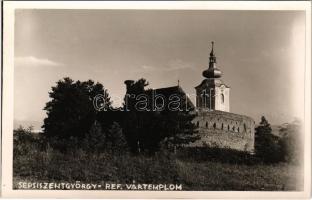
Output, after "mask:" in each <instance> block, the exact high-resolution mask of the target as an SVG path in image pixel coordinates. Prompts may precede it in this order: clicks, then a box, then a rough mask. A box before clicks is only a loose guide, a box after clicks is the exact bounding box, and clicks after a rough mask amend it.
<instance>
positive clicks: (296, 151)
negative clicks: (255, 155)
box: [279, 120, 303, 163]
mask: <svg viewBox="0 0 312 200" xmlns="http://www.w3.org/2000/svg"><path fill="white" fill-rule="evenodd" d="M300 130H301V123H300V121H299V120H295V121H293V122H292V123H289V124H284V126H281V127H280V129H279V132H280V135H281V140H280V145H281V148H282V154H283V158H284V160H285V161H287V162H293V163H300V162H302V160H303V148H302V145H301V144H302V141H301V138H302V135H301V134H300V133H301V131H300Z"/></svg>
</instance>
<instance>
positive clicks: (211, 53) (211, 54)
mask: <svg viewBox="0 0 312 200" xmlns="http://www.w3.org/2000/svg"><path fill="white" fill-rule="evenodd" d="M213 45H214V41H212V42H211V52H210V56H214V53H213Z"/></svg>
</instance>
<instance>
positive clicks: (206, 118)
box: [125, 42, 255, 153]
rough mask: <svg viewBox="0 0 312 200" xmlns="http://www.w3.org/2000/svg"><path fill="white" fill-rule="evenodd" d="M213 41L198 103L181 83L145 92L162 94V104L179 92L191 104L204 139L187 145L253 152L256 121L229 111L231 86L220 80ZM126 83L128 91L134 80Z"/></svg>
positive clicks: (198, 91)
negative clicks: (188, 94)
mask: <svg viewBox="0 0 312 200" xmlns="http://www.w3.org/2000/svg"><path fill="white" fill-rule="evenodd" d="M213 45H214V43H213V42H212V49H211V53H210V57H209V65H208V68H207V69H206V70H204V71H203V73H202V75H203V76H204V80H202V81H201V83H200V84H199V85H198V86H196V87H195V90H196V106H194V104H193V103H192V102H191V100H190V99H189V98H188V96H187V95H186V94H185V92H184V91H183V89H182V88H181V87H180V86H179V85H178V86H174V87H167V88H158V89H153V90H149V91H146V93H149V94H152V95H149V96H156V95H158V96H162V97H163V98H162V99H163V102H162V105H168V104H170V103H168V102H169V101H170V99H171V97H172V95H178V96H179V97H181V99H182V98H184V100H185V101H186V102H188V104H187V105H189V106H191V107H192V110H193V111H192V112H193V113H194V112H195V113H194V114H195V115H196V117H195V118H194V119H193V123H194V124H195V125H196V127H197V129H198V131H197V132H198V134H199V136H200V138H201V139H200V140H197V141H195V142H194V143H191V144H189V145H188V146H192V147H202V146H209V147H218V148H227V149H234V150H238V151H244V152H249V153H253V151H254V140H255V133H254V131H255V130H254V129H255V122H254V120H253V119H252V118H250V117H248V116H244V115H239V114H235V113H231V112H230V87H229V86H228V85H226V84H225V83H224V82H223V81H222V80H221V77H222V72H221V70H220V69H218V67H217V58H216V56H215V53H214V46H213ZM125 84H126V86H127V94H128V93H129V91H131V87H133V84H134V81H132V80H127V81H125ZM142 90H143V89H142ZM130 93H131V92H130ZM154 104H155V105H156V107H157V102H156V101H152V104H151V105H153V106H154ZM148 108H149V110H152V109H151V108H152V106H150V105H149V106H148Z"/></svg>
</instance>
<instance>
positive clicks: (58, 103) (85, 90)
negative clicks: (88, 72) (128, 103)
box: [43, 78, 111, 140]
mask: <svg viewBox="0 0 312 200" xmlns="http://www.w3.org/2000/svg"><path fill="white" fill-rule="evenodd" d="M104 91H105V92H104ZM98 94H102V95H104V96H105V99H106V101H105V102H106V104H105V106H106V107H110V106H111V101H110V98H109V96H108V93H107V91H106V90H105V89H104V88H103V85H102V84H100V83H94V82H93V81H92V80H88V81H85V82H81V81H76V82H74V81H73V80H72V79H70V78H64V79H63V80H60V81H58V82H57V85H56V86H54V87H52V91H51V92H50V93H49V96H50V98H51V100H50V101H49V102H47V103H46V106H45V108H44V110H46V112H47V117H46V118H45V119H44V125H43V129H44V134H45V136H47V137H48V138H51V137H53V138H57V139H60V140H62V139H65V140H66V139H69V138H72V139H73V138H77V139H78V138H83V137H84V136H85V134H86V133H87V132H88V131H89V130H90V127H91V125H92V124H93V123H94V121H95V119H96V116H97V111H96V109H95V108H94V106H93V98H94V97H95V96H96V95H98Z"/></svg>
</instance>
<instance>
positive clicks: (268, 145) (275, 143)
mask: <svg viewBox="0 0 312 200" xmlns="http://www.w3.org/2000/svg"><path fill="white" fill-rule="evenodd" d="M255 151H256V152H255V153H256V156H257V157H258V158H260V159H261V160H262V161H263V162H267V163H273V162H279V161H283V155H282V152H281V145H280V139H279V137H278V136H276V135H273V134H272V128H271V125H270V124H269V122H268V121H267V120H266V118H265V117H264V116H262V117H261V122H260V124H259V126H258V127H256V132H255Z"/></svg>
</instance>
